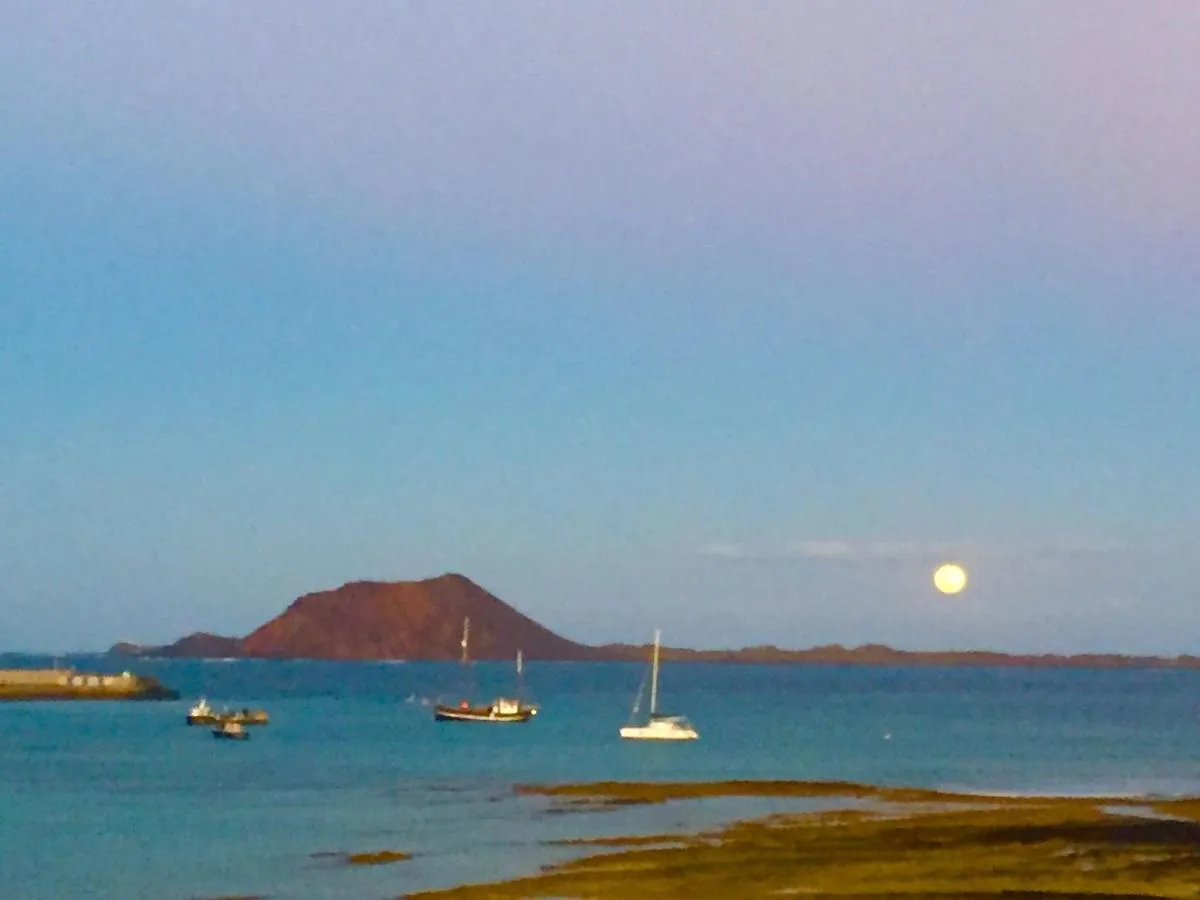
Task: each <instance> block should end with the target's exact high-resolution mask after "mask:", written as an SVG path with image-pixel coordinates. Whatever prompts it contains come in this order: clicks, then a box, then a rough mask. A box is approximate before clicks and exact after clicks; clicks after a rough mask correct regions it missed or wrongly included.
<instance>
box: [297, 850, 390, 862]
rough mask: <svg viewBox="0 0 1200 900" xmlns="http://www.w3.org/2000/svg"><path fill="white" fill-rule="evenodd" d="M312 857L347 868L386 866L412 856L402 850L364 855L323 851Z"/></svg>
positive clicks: (375, 851) (372, 852)
mask: <svg viewBox="0 0 1200 900" xmlns="http://www.w3.org/2000/svg"><path fill="white" fill-rule="evenodd" d="M312 856H313V859H321V860H329V861H332V862H335V863H340V864H342V865H347V866H386V865H388V864H389V863H398V862H404V861H405V860H409V859H412V854H411V853H405V852H404V851H403V850H373V851H370V852H366V853H341V852H333V851H325V852H322V853H314V854H313V855H312Z"/></svg>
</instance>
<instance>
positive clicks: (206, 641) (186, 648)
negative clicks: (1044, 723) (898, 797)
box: [109, 574, 1200, 669]
mask: <svg viewBox="0 0 1200 900" xmlns="http://www.w3.org/2000/svg"><path fill="white" fill-rule="evenodd" d="M467 617H470V619H471V657H472V659H477V660H507V659H512V658H513V657H515V656H516V654H517V651H518V650H519V651H521V652H522V653H523V654H524V656H525V658H526V659H530V660H534V659H537V660H563V661H580V662H591V661H595V662H602V661H612V662H616V661H629V660H643V659H645V658H646V654H647V653H648V647H647V646H646V645H640V644H605V645H602V646H592V645H588V644H580V643H576V642H575V641H572V640H569V639H568V638H565V637H562V636H561V635H558V634H555V633H554V632H553V631H551V630H550V629H548V628H546V627H545V626H544V625H541V624H539V623H538V622H535V621H534V620H533V619H531V618H529V617H528V616H526V615H524V614H523V613H521V612H519V611H517V610H516V609H514V608H513V607H512V606H510V605H509V604H507V603H505V602H504V601H503V600H501V599H500V598H498V597H496V596H495V595H493V594H491V593H489V592H488V591H486V590H484V589H483V588H482V587H480V586H479V585H477V584H475V582H473V581H471V579H469V578H466V577H465V576H463V575H457V574H446V575H440V576H438V577H436V578H427V579H424V580H421V581H354V582H350V583H349V584H344V585H342V586H341V587H340V588H337V589H335V590H331V591H320V592H317V593H313V594H305V595H304V596H303V597H300V598H298V599H297V600H295V601H294V602H293V603H292V604H291V605H290V606H289V607H288V608H287V609H286V610H284V611H283V612H282V613H280V614H279V615H278V616H276V617H275V618H273V619H271V620H270V621H269V622H266V623H265V624H263V625H261V626H259V627H258V628H256V629H255V630H254V631H252V632H251V633H250V634H248V635H246V636H245V637H223V636H221V635H216V634H209V633H207V632H197V633H195V634H190V635H188V636H186V637H183V638H180V639H179V640H177V641H175V642H174V643H172V644H167V645H164V646H143V645H139V644H131V643H128V642H122V643H119V644H116V645H115V646H113V647H112V648H111V649H110V650H109V653H111V654H114V655H120V656H142V657H146V656H154V657H187V658H218V659H228V658H259V659H330V660H390V659H404V660H454V659H458V657H459V653H460V643H459V642H460V640H461V636H462V624H463V619H464V618H467ZM662 655H663V658H664V659H668V660H672V661H676V662H723V663H791V664H807V665H859V666H1006V667H1038V668H1077V669H1083V668H1098V669H1117V668H1125V669H1129V668H1156V669H1162V668H1185V669H1200V656H1192V655H1185V656H1175V657H1162V656H1125V655H1121V654H1110V653H1103V654H1101V653H1085V654H1076V655H1060V654H1033V655H1029V654H1010V653H999V652H995V651H989V650H961V651H954V650H944V651H924V650H896V649H894V648H892V647H888V646H885V645H883V644H866V645H864V646H860V647H843V646H842V645H840V644H828V645H825V646H820V647H812V648H809V649H807V650H785V649H781V648H779V647H775V646H771V645H767V646H760V647H744V648H742V649H740V650H688V649H682V648H675V647H664V648H663V650H662Z"/></svg>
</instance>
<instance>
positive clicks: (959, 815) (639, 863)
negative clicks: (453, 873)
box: [410, 782, 1200, 900]
mask: <svg viewBox="0 0 1200 900" xmlns="http://www.w3.org/2000/svg"><path fill="white" fill-rule="evenodd" d="M521 790H523V791H524V792H527V793H534V794H541V795H543V796H547V797H551V798H554V799H555V800H557V801H559V802H562V803H566V804H574V805H577V806H578V807H579V808H584V807H589V808H592V809H595V808H603V807H604V806H606V805H613V804H617V805H623V804H639V803H662V802H665V801H667V800H681V799H687V798H693V799H697V800H702V799H704V798H711V797H716V796H755V797H762V796H777V797H822V798H842V799H845V800H847V801H852V802H855V803H861V802H862V801H870V802H871V805H870V806H869V807H868V808H857V809H843V810H834V811H824V812H815V813H799V814H777V815H773V816H769V817H765V818H761V819H757V820H753V821H743V822H737V823H734V824H732V825H729V826H727V827H725V828H721V829H718V830H716V831H712V832H704V833H698V834H687V833H681V834H663V835H633V836H629V837H628V838H621V837H612V838H602V839H596V840H581V841H578V842H575V844H576V846H580V847H590V848H591V849H593V850H594V851H595V852H594V853H592V854H590V855H587V856H585V857H583V858H581V859H578V860H573V861H570V862H567V863H564V864H559V865H555V866H550V867H546V869H545V870H544V871H543V872H541V873H539V874H536V875H532V876H530V877H526V878H518V879H513V880H509V881H504V882H497V883H493V884H481V885H469V886H463V887H459V888H454V889H451V890H445V891H432V892H426V893H418V894H413V895H410V896H411V897H414V898H423V900H484V898H497V900H500V898H527V897H559V898H561V897H580V898H591V897H634V896H636V897H652V898H661V900H676V898H679V900H685V898H697V897H725V898H739V897H768V896H787V895H803V896H805V897H828V898H835V897H846V898H851V897H857V898H864V897H876V898H880V897H899V896H905V897H922V898H952V897H953V898H981V900H982V898H990V897H1006V898H1013V897H1028V898H1033V897H1059V898H1063V897H1073V898H1084V897H1095V898H1101V897H1103V898H1108V900H1112V898H1119V897H1131V898H1132V897H1143V898H1144V897H1157V898H1177V897H1178V898H1183V897H1196V896H1200V823H1198V822H1197V821H1196V815H1197V813H1198V812H1200V800H1196V799H1176V800H1170V801H1158V802H1144V801H1139V802H1131V801H1130V800H1129V799H1127V798H1119V797H1110V798H1104V797H1094V798H1078V797H1034V796H1026V797H1019V796H1015V797H1014V796H1005V797H996V796H992V797H989V796H982V795H967V794H955V793H944V792H938V791H927V790H903V789H888V788H876V787H872V786H870V785H862V784H850V783H844V782H842V783H820V782H709V783H704V782H696V783H692V784H673V785H663V784H656V783H640V784H639V783H608V784H591V785H565V786H551V787H544V788H539V787H525V788H522V789H521Z"/></svg>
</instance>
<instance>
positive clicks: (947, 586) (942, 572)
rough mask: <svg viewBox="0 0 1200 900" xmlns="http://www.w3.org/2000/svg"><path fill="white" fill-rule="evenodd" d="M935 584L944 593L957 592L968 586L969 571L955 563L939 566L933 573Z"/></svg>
mask: <svg viewBox="0 0 1200 900" xmlns="http://www.w3.org/2000/svg"><path fill="white" fill-rule="evenodd" d="M933 586H934V587H935V588H937V589H938V590H939V591H941V592H942V593H943V594H957V593H958V592H959V591H961V590H962V589H963V588H965V587H966V586H967V571H966V569H964V568H963V567H962V566H956V565H955V564H954V563H946V564H945V565H944V566H938V569H937V571H936V572H934V573H933Z"/></svg>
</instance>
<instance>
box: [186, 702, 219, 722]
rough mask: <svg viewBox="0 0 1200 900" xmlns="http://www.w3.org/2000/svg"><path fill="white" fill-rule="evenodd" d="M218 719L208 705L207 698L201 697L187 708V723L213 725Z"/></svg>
mask: <svg viewBox="0 0 1200 900" xmlns="http://www.w3.org/2000/svg"><path fill="white" fill-rule="evenodd" d="M217 721H218V718H217V714H216V712H215V711H214V710H213V708H212V707H211V706H209V705H208V698H207V697H201V698H200V699H199V700H198V701H197V702H196V704H195V705H194V706H193V707H192V708H191V709H189V710H188V714H187V723H188V724H189V725H214V724H216V723H217Z"/></svg>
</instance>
